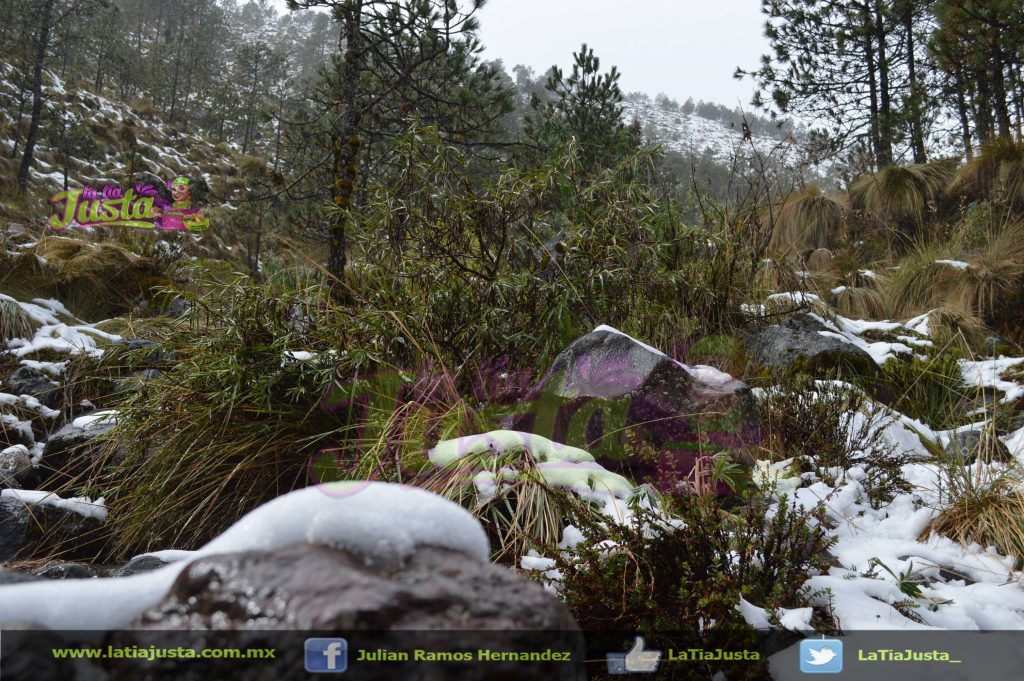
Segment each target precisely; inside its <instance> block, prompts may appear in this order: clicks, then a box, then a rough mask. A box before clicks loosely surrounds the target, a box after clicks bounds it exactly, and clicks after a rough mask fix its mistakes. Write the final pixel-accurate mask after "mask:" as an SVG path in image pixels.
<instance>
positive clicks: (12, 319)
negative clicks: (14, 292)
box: [0, 294, 35, 343]
mask: <svg viewBox="0 0 1024 681" xmlns="http://www.w3.org/2000/svg"><path fill="white" fill-rule="evenodd" d="M34 330H35V323H34V322H33V321H32V318H31V317H29V316H28V313H26V312H25V310H24V309H22V307H21V306H20V305H18V301H16V300H14V299H13V298H10V297H8V296H5V295H3V294H0V343H6V341H9V340H12V339H14V338H31V337H32V334H33V332H34Z"/></svg>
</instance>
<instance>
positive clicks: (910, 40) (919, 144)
mask: <svg viewBox="0 0 1024 681" xmlns="http://www.w3.org/2000/svg"><path fill="white" fill-rule="evenodd" d="M903 28H904V30H905V31H906V32H907V77H908V78H909V79H910V139H911V144H912V145H913V147H914V163H925V162H927V160H928V157H927V152H926V151H925V148H924V121H923V120H922V118H923V117H922V115H921V101H920V94H921V86H920V84H919V83H918V82H917V55H915V54H914V50H915V48H916V44H915V42H914V4H913V3H912V2H908V3H907V6H906V9H905V11H904V14H903Z"/></svg>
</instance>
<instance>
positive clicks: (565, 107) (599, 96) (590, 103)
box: [526, 43, 638, 169]
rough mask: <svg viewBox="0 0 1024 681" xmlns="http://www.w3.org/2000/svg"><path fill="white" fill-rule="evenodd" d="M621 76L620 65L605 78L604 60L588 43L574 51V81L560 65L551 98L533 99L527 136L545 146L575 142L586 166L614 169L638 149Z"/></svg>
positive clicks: (553, 78) (551, 80)
mask: <svg viewBox="0 0 1024 681" xmlns="http://www.w3.org/2000/svg"><path fill="white" fill-rule="evenodd" d="M619 77H620V74H619V71H618V69H617V68H616V67H614V66H613V67H612V68H611V70H610V71H608V72H607V73H603V74H602V73H601V62H600V60H599V59H598V58H597V57H596V56H595V55H594V51H593V50H592V49H591V48H588V47H587V45H586V43H584V44H583V47H581V48H580V51H579V52H574V53H573V66H572V71H571V73H570V74H569V76H568V77H566V76H565V74H564V73H563V72H562V70H561V69H560V68H558V67H557V66H554V67H552V68H551V71H550V72H549V74H548V78H547V83H546V84H545V88H546V90H547V91H548V92H549V93H550V95H551V96H550V97H549V98H548V100H547V101H542V100H541V99H540V98H539V97H537V96H534V97H533V98H532V102H531V105H532V107H533V109H534V112H533V115H532V116H530V117H529V118H528V120H527V126H526V130H527V135H529V136H530V137H531V138H532V139H533V140H534V141H535V142H537V143H538V144H539V145H540V146H542V147H544V148H552V147H554V146H557V145H559V144H563V143H565V142H567V141H568V140H569V139H571V138H575V140H576V142H577V144H578V145H579V149H580V157H581V161H582V163H583V167H584V168H587V169H596V168H605V167H609V166H611V165H613V164H614V163H615V162H616V161H617V160H618V159H620V158H622V157H623V156H624V155H625V154H626V153H628V152H629V151H631V150H633V149H635V148H636V147H637V145H638V140H637V134H636V131H635V130H631V129H630V128H629V127H628V126H627V125H626V121H625V118H624V116H623V106H622V100H623V94H622V90H621V89H620V88H619Z"/></svg>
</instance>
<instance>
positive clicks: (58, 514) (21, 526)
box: [0, 497, 104, 563]
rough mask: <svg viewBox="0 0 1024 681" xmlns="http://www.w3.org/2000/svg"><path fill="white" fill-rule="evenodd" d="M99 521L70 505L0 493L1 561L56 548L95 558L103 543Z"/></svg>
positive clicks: (74, 555) (72, 555) (66, 553)
mask: <svg viewBox="0 0 1024 681" xmlns="http://www.w3.org/2000/svg"><path fill="white" fill-rule="evenodd" d="M100 525H101V523H100V521H99V520H98V519H96V518H95V517H92V516H85V515H81V514H79V513H77V512H76V511H74V510H72V509H69V508H61V507H58V506H53V505H49V504H43V503H29V502H26V501H22V500H21V499H17V498H11V497H0V563H2V562H4V561H8V560H12V559H15V558H31V557H34V556H39V555H44V554H52V553H55V552H56V553H60V554H61V555H62V556H64V557H67V558H76V559H80V560H92V559H94V558H96V557H97V556H98V555H100V553H101V552H102V548H103V545H104V537H103V536H102V533H101V532H100Z"/></svg>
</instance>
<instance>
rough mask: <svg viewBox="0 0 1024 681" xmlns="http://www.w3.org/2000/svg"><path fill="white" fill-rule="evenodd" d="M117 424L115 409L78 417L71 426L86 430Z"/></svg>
mask: <svg viewBox="0 0 1024 681" xmlns="http://www.w3.org/2000/svg"><path fill="white" fill-rule="evenodd" d="M116 422H117V410H116V409H104V410H102V411H94V412H93V413H91V414H86V415H84V416H79V417H78V418H76V419H75V420H74V421H72V422H71V425H72V426H74V427H75V428H88V427H90V426H93V425H107V424H114V423H116Z"/></svg>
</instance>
